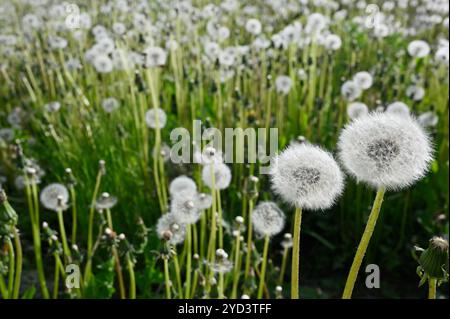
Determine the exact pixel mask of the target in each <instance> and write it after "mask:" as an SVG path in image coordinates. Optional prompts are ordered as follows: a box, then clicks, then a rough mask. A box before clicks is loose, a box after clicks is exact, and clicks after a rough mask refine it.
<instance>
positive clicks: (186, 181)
mask: <svg viewBox="0 0 450 319" xmlns="http://www.w3.org/2000/svg"><path fill="white" fill-rule="evenodd" d="M182 192H190V193H192V194H195V193H197V185H196V184H195V182H194V180H193V179H192V178H189V177H187V176H185V175H180V176H178V177H176V178H174V179H173V180H172V182H170V185H169V193H170V195H171V196H177V194H179V193H182Z"/></svg>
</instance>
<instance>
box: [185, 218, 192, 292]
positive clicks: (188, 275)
mask: <svg viewBox="0 0 450 319" xmlns="http://www.w3.org/2000/svg"><path fill="white" fill-rule="evenodd" d="M192 227H193V225H186V244H187V246H186V250H187V254H186V283H185V286H186V292H185V297H186V298H189V296H190V295H191V293H190V289H191V269H192V232H191V229H192Z"/></svg>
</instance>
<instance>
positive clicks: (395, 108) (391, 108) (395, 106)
mask: <svg viewBox="0 0 450 319" xmlns="http://www.w3.org/2000/svg"><path fill="white" fill-rule="evenodd" d="M386 112H387V113H392V114H398V115H406V116H408V115H409V107H408V105H406V104H405V103H403V102H394V103H391V104H389V105H388V106H387V108H386Z"/></svg>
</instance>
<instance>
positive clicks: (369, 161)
mask: <svg viewBox="0 0 450 319" xmlns="http://www.w3.org/2000/svg"><path fill="white" fill-rule="evenodd" d="M338 147H339V158H340V160H341V162H342V163H343V165H344V166H345V168H346V169H347V171H348V172H349V173H350V174H351V175H353V176H354V177H355V178H356V179H357V180H358V181H362V182H365V183H367V184H369V185H370V186H373V187H375V188H379V187H381V186H384V187H386V188H388V189H394V190H397V189H401V188H405V187H407V186H410V185H412V184H413V183H414V182H416V181H417V180H419V179H420V178H422V177H423V176H424V175H425V173H426V171H427V170H428V167H429V164H430V162H431V160H432V147H431V144H430V140H429V137H428V136H427V134H426V133H425V132H424V131H423V129H422V128H421V127H420V125H419V124H418V123H417V122H416V120H414V119H413V118H411V117H400V116H397V115H395V114H389V113H371V114H369V115H368V116H365V117H362V118H358V119H356V120H355V121H353V122H352V123H350V124H348V125H347V126H346V127H345V129H344V130H343V131H342V133H341V136H340V137H339V143H338Z"/></svg>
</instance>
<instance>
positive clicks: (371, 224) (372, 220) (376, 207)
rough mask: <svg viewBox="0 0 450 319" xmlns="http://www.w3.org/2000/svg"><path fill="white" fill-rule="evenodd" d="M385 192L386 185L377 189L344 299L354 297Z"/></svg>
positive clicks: (343, 295)
mask: <svg viewBox="0 0 450 319" xmlns="http://www.w3.org/2000/svg"><path fill="white" fill-rule="evenodd" d="M385 192H386V188H385V187H380V188H379V189H378V191H377V196H376V197H375V201H374V203H373V207H372V211H371V212H370V215H369V220H368V221H367V225H366V228H365V229H364V233H363V235H362V238H361V242H360V243H359V246H358V249H357V250H356V255H355V258H354V259H353V263H352V266H351V268H350V272H349V274H348V277H347V282H346V284H345V289H344V293H343V294H342V299H350V298H351V297H352V292H353V288H354V286H355V282H356V278H357V276H358V271H359V268H360V267H361V264H362V261H363V258H364V255H365V254H366V250H367V246H368V245H369V241H370V238H371V237H372V234H373V232H374V229H375V225H376V223H377V219H378V215H379V213H380V210H381V204H382V203H383V198H384V193H385Z"/></svg>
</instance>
